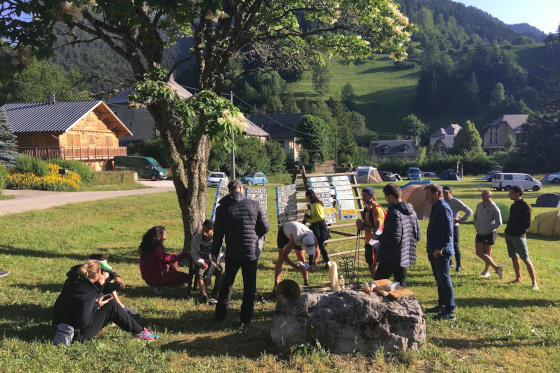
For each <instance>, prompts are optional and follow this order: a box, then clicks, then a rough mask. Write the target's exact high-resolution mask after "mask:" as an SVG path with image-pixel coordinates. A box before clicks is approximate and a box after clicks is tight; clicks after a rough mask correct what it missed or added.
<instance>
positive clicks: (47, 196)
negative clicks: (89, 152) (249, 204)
mask: <svg viewBox="0 0 560 373" xmlns="http://www.w3.org/2000/svg"><path fill="white" fill-rule="evenodd" d="M140 182H141V183H142V184H144V185H146V186H150V187H151V188H150V189H134V190H116V191H103V192H47V191H43V190H9V189H4V190H3V192H2V193H3V194H4V195H7V196H8V195H12V196H15V198H13V199H6V200H0V215H5V214H11V213H14V212H23V211H30V210H43V209H48V208H51V207H54V206H62V205H66V204H68V203H77V202H85V201H97V200H100V199H106V198H115V197H125V196H133V195H137V194H150V193H163V192H170V191H174V190H175V188H174V187H173V182H172V181H171V180H162V181H149V180H141V181H140Z"/></svg>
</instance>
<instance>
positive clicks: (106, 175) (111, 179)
mask: <svg viewBox="0 0 560 373" xmlns="http://www.w3.org/2000/svg"><path fill="white" fill-rule="evenodd" d="M135 182H136V180H134V172H133V171H102V172H97V173H96V174H95V178H94V179H93V181H92V182H91V184H95V185H110V184H133V183H135Z"/></svg>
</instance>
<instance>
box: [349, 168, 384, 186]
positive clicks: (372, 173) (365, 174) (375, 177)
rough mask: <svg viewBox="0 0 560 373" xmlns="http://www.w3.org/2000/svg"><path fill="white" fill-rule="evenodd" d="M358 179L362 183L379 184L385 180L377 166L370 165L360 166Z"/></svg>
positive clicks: (357, 174) (357, 173)
mask: <svg viewBox="0 0 560 373" xmlns="http://www.w3.org/2000/svg"><path fill="white" fill-rule="evenodd" d="M356 180H357V181H358V183H361V184H379V183H382V182H383V179H382V178H381V175H379V171H377V168H375V167H370V166H365V167H358V171H357V172H356Z"/></svg>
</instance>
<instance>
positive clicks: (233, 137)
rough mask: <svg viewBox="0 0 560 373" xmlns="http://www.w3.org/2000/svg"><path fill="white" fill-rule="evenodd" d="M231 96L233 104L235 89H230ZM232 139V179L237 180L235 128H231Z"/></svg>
mask: <svg viewBox="0 0 560 373" xmlns="http://www.w3.org/2000/svg"><path fill="white" fill-rule="evenodd" d="M229 97H230V100H231V103H232V104H233V91H229ZM231 141H232V144H231V180H235V179H236V177H235V134H234V132H233V129H232V130H231Z"/></svg>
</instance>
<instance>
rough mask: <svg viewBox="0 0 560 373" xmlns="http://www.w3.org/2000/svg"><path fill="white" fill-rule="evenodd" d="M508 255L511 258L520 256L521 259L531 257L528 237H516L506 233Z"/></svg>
mask: <svg viewBox="0 0 560 373" xmlns="http://www.w3.org/2000/svg"><path fill="white" fill-rule="evenodd" d="M505 237H506V245H507V250H508V255H509V257H510V258H515V257H519V258H521V260H527V259H529V248H528V247H527V238H525V237H516V236H510V235H508V234H505Z"/></svg>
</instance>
